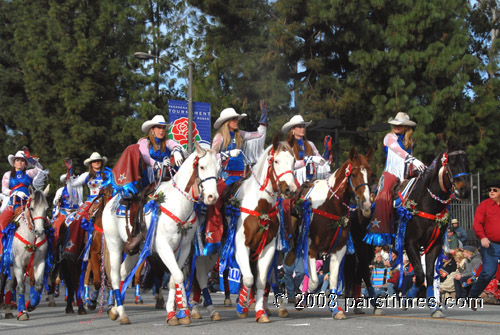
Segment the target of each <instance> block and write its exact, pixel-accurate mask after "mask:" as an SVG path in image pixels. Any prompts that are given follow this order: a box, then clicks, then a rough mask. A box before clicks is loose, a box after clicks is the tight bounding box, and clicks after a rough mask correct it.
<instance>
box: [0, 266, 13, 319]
mask: <svg viewBox="0 0 500 335" xmlns="http://www.w3.org/2000/svg"><path fill="white" fill-rule="evenodd" d="M2 276H5V279H4V280H5V281H7V283H6V285H5V296H4V299H5V318H6V319H13V318H14V314H12V303H11V302H12V288H13V287H14V282H15V279H14V278H12V279H11V280H8V278H7V275H6V274H2ZM2 291H3V289H2ZM14 300H16V296H15V295H14Z"/></svg>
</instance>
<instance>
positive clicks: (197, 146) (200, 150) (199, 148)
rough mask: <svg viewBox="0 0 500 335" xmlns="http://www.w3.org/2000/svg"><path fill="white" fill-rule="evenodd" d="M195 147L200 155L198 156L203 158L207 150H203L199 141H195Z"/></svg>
mask: <svg viewBox="0 0 500 335" xmlns="http://www.w3.org/2000/svg"><path fill="white" fill-rule="evenodd" d="M194 147H195V149H196V153H197V154H198V156H203V153H204V152H205V150H203V148H202V147H201V146H200V145H199V144H198V142H197V141H194Z"/></svg>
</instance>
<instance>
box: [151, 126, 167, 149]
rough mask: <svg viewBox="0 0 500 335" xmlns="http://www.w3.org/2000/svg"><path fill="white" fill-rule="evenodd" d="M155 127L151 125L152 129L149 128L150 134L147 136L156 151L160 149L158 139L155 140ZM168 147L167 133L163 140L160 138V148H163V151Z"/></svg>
mask: <svg viewBox="0 0 500 335" xmlns="http://www.w3.org/2000/svg"><path fill="white" fill-rule="evenodd" d="M153 128H154V126H153V127H151V129H149V134H148V136H147V138H148V139H149V145H150V146H151V145H152V146H153V149H154V151H157V150H158V145H157V144H156V140H155V138H156V137H155V133H154V131H153ZM166 147H167V135H165V137H163V138H162V139H161V140H160V148H161V151H165V149H166Z"/></svg>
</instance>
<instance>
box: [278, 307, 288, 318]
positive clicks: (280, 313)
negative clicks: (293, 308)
mask: <svg viewBox="0 0 500 335" xmlns="http://www.w3.org/2000/svg"><path fill="white" fill-rule="evenodd" d="M278 316H279V317H280V318H287V317H288V311H287V310H286V309H280V310H279V311H278Z"/></svg>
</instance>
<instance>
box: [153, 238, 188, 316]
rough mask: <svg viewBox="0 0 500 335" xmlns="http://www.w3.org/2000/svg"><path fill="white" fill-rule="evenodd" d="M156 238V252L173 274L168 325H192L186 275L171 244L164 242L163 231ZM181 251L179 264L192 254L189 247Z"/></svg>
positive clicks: (168, 305)
mask: <svg viewBox="0 0 500 335" xmlns="http://www.w3.org/2000/svg"><path fill="white" fill-rule="evenodd" d="M156 236H157V237H156V238H157V240H156V241H157V242H156V243H155V246H156V251H157V252H158V255H159V256H160V258H161V260H162V261H163V263H164V264H165V265H166V266H167V268H168V270H169V271H170V274H171V275H170V283H169V288H170V290H169V296H168V300H167V306H166V308H167V324H168V325H177V324H179V323H182V324H189V323H191V318H190V313H189V309H188V306H187V301H186V290H185V289H184V274H183V273H182V270H181V269H180V268H179V265H178V264H177V259H176V257H175V254H174V251H173V250H172V248H171V247H170V244H168V243H165V242H164V241H165V239H164V238H163V237H162V234H161V231H160V232H159V233H158V234H157V235H156ZM162 239H163V240H162ZM160 241H162V242H160ZM181 249H182V250H181V255H180V256H179V263H181V261H183V260H184V261H185V260H186V259H187V256H188V255H189V252H190V249H189V248H188V247H187V246H185V247H184V246H182V247H181ZM186 251H187V253H186ZM181 264H183V263H181ZM174 297H175V300H174V301H175V307H177V314H176V313H175V311H174V304H173V303H172V302H171V299H174ZM180 319H184V320H180Z"/></svg>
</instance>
